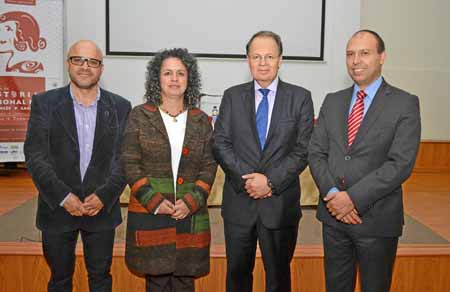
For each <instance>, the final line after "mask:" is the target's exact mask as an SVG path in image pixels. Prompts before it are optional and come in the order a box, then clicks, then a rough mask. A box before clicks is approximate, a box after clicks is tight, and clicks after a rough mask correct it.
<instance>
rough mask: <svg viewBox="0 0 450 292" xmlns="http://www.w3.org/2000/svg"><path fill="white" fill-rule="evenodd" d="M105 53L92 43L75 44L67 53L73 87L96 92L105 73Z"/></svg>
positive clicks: (83, 41)
mask: <svg viewBox="0 0 450 292" xmlns="http://www.w3.org/2000/svg"><path fill="white" fill-rule="evenodd" d="M102 61H103V53H102V51H101V50H100V48H99V47H98V46H97V45H96V44H95V43H94V42H92V41H88V40H81V41H78V42H76V43H74V44H73V45H72V46H71V47H70V49H69V52H68V53H67V70H68V72H69V77H70V81H71V83H72V85H73V86H74V87H75V88H78V89H83V90H92V91H93V92H96V88H97V84H98V81H99V80H100V76H101V75H102V72H103V63H102Z"/></svg>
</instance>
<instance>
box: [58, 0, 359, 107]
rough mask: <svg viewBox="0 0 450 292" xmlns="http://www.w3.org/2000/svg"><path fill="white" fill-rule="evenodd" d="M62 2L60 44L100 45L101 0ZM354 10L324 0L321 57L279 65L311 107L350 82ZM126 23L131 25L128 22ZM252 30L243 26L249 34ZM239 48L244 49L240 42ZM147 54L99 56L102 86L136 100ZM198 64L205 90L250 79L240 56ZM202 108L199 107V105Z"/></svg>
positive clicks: (350, 3)
mask: <svg viewBox="0 0 450 292" xmlns="http://www.w3.org/2000/svg"><path fill="white" fill-rule="evenodd" d="M65 5H66V7H65V11H66V49H67V46H69V45H70V44H72V43H73V42H75V41H76V40H78V39H92V40H94V41H95V42H96V43H98V44H99V46H100V47H101V48H103V50H104V49H105V3H104V1H92V0H91V1H89V0H77V1H65ZM274 8H276V4H275V6H274ZM359 13H360V0H328V1H327V10H326V15H327V18H326V19H327V22H326V34H325V62H305V61H285V62H284V64H283V65H282V67H281V70H280V76H281V78H282V79H283V80H285V81H287V82H292V83H295V84H298V85H301V86H303V87H306V88H308V89H310V90H311V91H312V94H313V99H314V106H315V110H316V113H318V110H319V108H320V105H321V103H322V100H323V98H324V96H325V94H326V93H327V92H329V91H334V90H338V89H341V88H343V87H344V86H348V85H350V84H351V82H350V80H349V79H348V77H347V74H346V70H345V44H346V42H347V39H348V38H349V37H350V36H351V34H352V33H353V32H354V31H355V30H357V29H358V28H359V21H360V20H359ZM123 25H127V24H125V23H124V24H123ZM163 25H167V23H166V24H163ZM224 25H226V24H224ZM129 29H133V24H130V28H129ZM186 32H187V33H188V30H186ZM252 33H254V32H249V35H251V34H252ZM299 37H301V36H299ZM281 38H283V36H281ZM242 53H245V48H244V47H243V48H242ZM148 60H149V58H148V57H142V58H141V57H139V58H138V57H112V56H107V57H105V70H104V73H103V77H102V86H103V87H105V88H106V89H109V90H111V91H114V92H116V93H118V94H121V95H123V96H125V97H127V98H128V99H130V100H131V101H132V102H133V104H135V105H136V104H139V103H141V101H142V96H143V94H144V92H145V91H144V81H145V67H146V64H147V61H148ZM199 65H200V69H201V73H202V78H203V92H206V93H210V94H222V93H223V91H224V90H225V89H226V88H227V87H229V86H232V85H235V84H238V83H242V82H246V81H248V80H250V79H251V77H250V75H249V71H248V67H247V63H246V61H245V60H228V59H226V60H225V59H199ZM208 110H209V109H208V108H205V111H208Z"/></svg>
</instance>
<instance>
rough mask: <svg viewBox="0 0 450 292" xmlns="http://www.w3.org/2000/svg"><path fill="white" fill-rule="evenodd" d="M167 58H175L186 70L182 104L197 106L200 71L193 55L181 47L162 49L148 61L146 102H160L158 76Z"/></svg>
mask: <svg viewBox="0 0 450 292" xmlns="http://www.w3.org/2000/svg"><path fill="white" fill-rule="evenodd" d="M168 58H177V59H179V60H180V61H181V63H183V65H184V66H185V67H186V69H187V71H188V84H187V88H186V91H185V93H184V105H185V106H186V107H188V108H193V107H195V106H197V105H198V102H199V98H200V89H201V78H200V72H199V70H198V65H197V60H196V59H195V57H194V56H193V55H191V54H190V53H189V52H188V50H187V49H183V48H173V49H165V50H162V51H160V52H158V53H157V54H156V55H155V56H154V57H153V59H151V60H150V61H149V62H148V65H147V73H146V81H145V95H144V97H145V98H146V99H147V102H149V103H152V104H154V105H160V104H161V84H160V82H159V78H160V74H161V66H162V63H163V62H164V60H165V59H168Z"/></svg>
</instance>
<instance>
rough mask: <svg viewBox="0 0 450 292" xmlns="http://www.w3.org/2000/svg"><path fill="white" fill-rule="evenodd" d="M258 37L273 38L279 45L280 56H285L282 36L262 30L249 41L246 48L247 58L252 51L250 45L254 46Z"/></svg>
mask: <svg viewBox="0 0 450 292" xmlns="http://www.w3.org/2000/svg"><path fill="white" fill-rule="evenodd" d="M258 37H267V38H272V39H273V40H274V41H275V43H277V46H278V52H279V54H278V56H281V55H282V54H283V43H282V42H281V38H280V36H279V35H277V34H276V33H274V32H272V31H268V30H261V31H258V32H257V33H255V34H254V35H252V37H251V38H250V40H249V41H248V43H247V45H246V46H245V50H246V53H247V56H248V53H249V50H250V45H251V44H252V42H253V40H254V39H255V38H258Z"/></svg>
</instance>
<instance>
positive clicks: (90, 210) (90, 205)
mask: <svg viewBox="0 0 450 292" xmlns="http://www.w3.org/2000/svg"><path fill="white" fill-rule="evenodd" d="M103 206H104V205H103V203H102V201H101V200H100V199H99V197H98V196H97V195H96V194H95V193H92V194H90V195H89V196H87V197H86V198H85V199H84V203H83V207H84V209H86V213H85V214H84V215H87V216H95V215H97V214H98V212H100V210H101V209H102V208H103Z"/></svg>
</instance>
